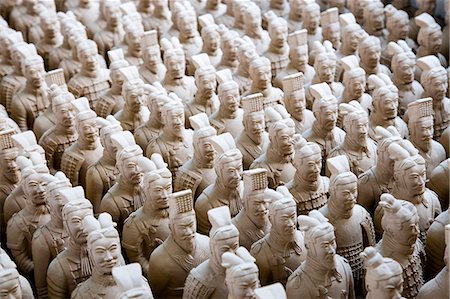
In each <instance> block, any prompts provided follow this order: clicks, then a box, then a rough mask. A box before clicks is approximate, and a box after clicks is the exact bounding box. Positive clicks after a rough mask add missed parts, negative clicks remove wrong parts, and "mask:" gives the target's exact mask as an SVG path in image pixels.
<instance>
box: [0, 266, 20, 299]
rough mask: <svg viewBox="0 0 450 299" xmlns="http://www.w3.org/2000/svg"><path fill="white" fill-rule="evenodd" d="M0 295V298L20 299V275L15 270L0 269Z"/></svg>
mask: <svg viewBox="0 0 450 299" xmlns="http://www.w3.org/2000/svg"><path fill="white" fill-rule="evenodd" d="M0 294H1V295H0V296H1V298H11V299H21V298H22V286H21V285H20V275H19V272H17V270H16V269H15V268H3V267H2V268H1V269H0Z"/></svg>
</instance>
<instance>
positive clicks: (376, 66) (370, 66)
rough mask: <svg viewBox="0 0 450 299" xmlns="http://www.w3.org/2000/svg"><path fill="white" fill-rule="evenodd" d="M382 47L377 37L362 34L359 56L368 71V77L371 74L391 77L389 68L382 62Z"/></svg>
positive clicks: (362, 65) (360, 62)
mask: <svg viewBox="0 0 450 299" xmlns="http://www.w3.org/2000/svg"><path fill="white" fill-rule="evenodd" d="M381 49H382V48H381V42H380V40H379V39H378V38H377V37H375V36H373V35H367V34H361V36H360V39H359V43H358V56H359V58H360V61H359V65H360V66H361V67H362V68H363V69H364V71H365V72H366V79H368V77H369V76H370V75H378V76H379V75H380V74H384V75H387V76H388V77H391V71H390V70H389V68H388V67H387V66H385V65H384V64H381V63H380V59H381Z"/></svg>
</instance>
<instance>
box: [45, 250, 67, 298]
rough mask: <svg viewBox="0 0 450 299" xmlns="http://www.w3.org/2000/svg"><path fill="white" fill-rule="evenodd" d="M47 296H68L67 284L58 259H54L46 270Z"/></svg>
mask: <svg viewBox="0 0 450 299" xmlns="http://www.w3.org/2000/svg"><path fill="white" fill-rule="evenodd" d="M47 287H48V298H50V299H66V298H69V297H70V294H69V293H68V290H69V286H68V284H67V280H66V277H65V275H64V269H63V268H62V266H61V264H60V262H59V260H58V259H54V260H53V261H52V262H51V263H50V266H49V267H48V270H47Z"/></svg>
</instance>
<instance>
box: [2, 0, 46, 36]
mask: <svg viewBox="0 0 450 299" xmlns="http://www.w3.org/2000/svg"><path fill="white" fill-rule="evenodd" d="M38 8H39V6H38V1H34V0H26V1H23V2H22V5H17V6H15V7H14V8H13V9H12V11H11V14H10V16H9V18H10V24H11V27H12V28H14V29H16V30H18V31H21V32H22V35H23V37H24V40H26V41H28V39H29V36H28V32H29V31H30V28H32V27H33V26H36V24H39V12H38Z"/></svg>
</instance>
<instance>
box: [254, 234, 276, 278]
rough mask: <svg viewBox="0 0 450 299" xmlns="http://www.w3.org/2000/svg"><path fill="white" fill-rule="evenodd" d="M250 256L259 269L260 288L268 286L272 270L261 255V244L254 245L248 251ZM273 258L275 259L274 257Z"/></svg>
mask: <svg viewBox="0 0 450 299" xmlns="http://www.w3.org/2000/svg"><path fill="white" fill-rule="evenodd" d="M250 254H251V255H253V257H254V258H255V259H256V262H255V263H256V265H257V266H258V269H259V280H260V282H261V286H265V285H268V284H269V283H270V276H271V272H272V269H271V267H270V265H269V263H268V261H267V259H266V255H265V254H264V253H263V249H262V243H260V242H257V243H254V244H253V245H252V247H251V249H250ZM273 258H275V256H274V257H273Z"/></svg>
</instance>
